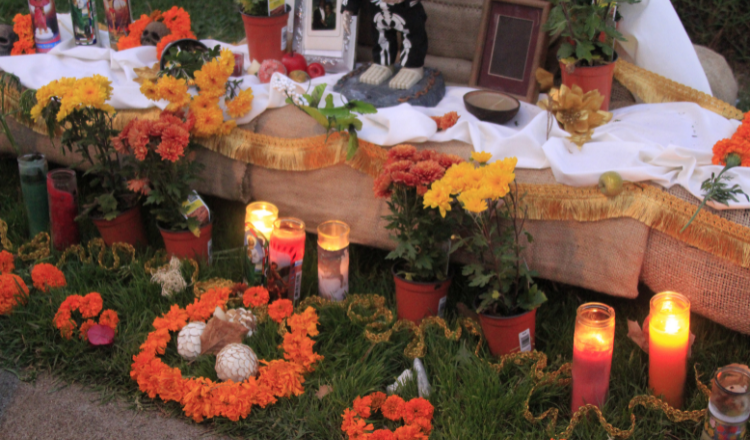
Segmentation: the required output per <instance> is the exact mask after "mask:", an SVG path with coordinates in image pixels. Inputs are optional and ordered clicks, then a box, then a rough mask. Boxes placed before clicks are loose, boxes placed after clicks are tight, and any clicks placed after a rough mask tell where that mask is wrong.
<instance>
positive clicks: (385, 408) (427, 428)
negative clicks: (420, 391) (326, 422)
mask: <svg viewBox="0 0 750 440" xmlns="http://www.w3.org/2000/svg"><path fill="white" fill-rule="evenodd" d="M377 411H380V412H381V413H382V414H383V417H384V418H386V419H388V420H391V421H394V422H398V421H400V420H403V421H404V426H401V427H399V428H396V430H395V431H391V430H390V429H387V428H383V429H375V427H374V426H373V424H372V423H367V422H368V421H369V420H368V419H369V418H370V417H371V416H372V415H374V413H375V412H377ZM434 412H435V408H434V407H433V406H432V404H431V403H430V402H429V401H428V400H426V399H423V398H421V397H416V398H414V399H411V400H409V401H408V402H406V401H404V399H402V398H401V397H399V396H397V395H395V394H394V395H392V396H388V397H386V395H385V393H382V392H380V391H377V392H374V393H372V394H370V395H368V396H365V397H357V398H356V399H354V404H353V409H349V408H347V409H345V410H344V414H342V415H341V417H343V418H344V422H343V423H342V424H341V430H342V431H344V432H345V433H346V434H347V436H348V437H349V439H350V440H355V439H368V440H427V439H428V438H429V436H430V432H431V431H432V416H433V413H434Z"/></svg>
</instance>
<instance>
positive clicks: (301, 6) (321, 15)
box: [292, 0, 357, 73]
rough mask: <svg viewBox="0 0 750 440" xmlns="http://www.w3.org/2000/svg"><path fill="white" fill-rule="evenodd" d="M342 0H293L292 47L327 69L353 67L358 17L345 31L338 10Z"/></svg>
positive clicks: (353, 18) (349, 68)
mask: <svg viewBox="0 0 750 440" xmlns="http://www.w3.org/2000/svg"><path fill="white" fill-rule="evenodd" d="M342 1H343V0H295V8H294V36H293V39H292V49H293V50H294V51H295V52H298V53H301V54H302V55H303V56H304V57H305V58H306V59H307V61H308V62H311V63H312V62H317V63H320V64H322V65H323V67H325V69H326V72H328V73H337V72H347V71H350V70H352V69H353V68H354V55H355V52H356V35H357V17H352V22H351V23H350V25H349V31H350V32H347V29H346V26H345V25H344V22H343V19H344V14H342V13H341V3H342Z"/></svg>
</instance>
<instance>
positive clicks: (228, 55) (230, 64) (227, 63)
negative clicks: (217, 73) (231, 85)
mask: <svg viewBox="0 0 750 440" xmlns="http://www.w3.org/2000/svg"><path fill="white" fill-rule="evenodd" d="M219 66H221V70H222V71H223V72H224V74H225V75H226V76H227V78H229V76H231V75H232V72H233V71H234V54H233V53H232V51H231V50H229V49H222V50H221V56H219Z"/></svg>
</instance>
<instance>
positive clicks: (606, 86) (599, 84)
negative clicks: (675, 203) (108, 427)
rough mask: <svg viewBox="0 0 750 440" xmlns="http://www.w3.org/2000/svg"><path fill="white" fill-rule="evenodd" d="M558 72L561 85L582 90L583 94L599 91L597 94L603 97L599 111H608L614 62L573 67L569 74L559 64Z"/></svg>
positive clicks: (562, 65)
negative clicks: (559, 72) (560, 77)
mask: <svg viewBox="0 0 750 440" xmlns="http://www.w3.org/2000/svg"><path fill="white" fill-rule="evenodd" d="M615 61H617V54H615ZM560 71H561V73H562V83H563V84H564V85H566V86H568V87H570V88H573V86H574V85H576V86H578V87H580V88H581V89H583V93H586V92H590V91H592V90H599V93H600V94H601V95H602V96H604V102H602V107H601V109H602V110H609V99H610V97H611V96H612V78H614V74H615V63H614V61H613V62H611V63H609V64H606V65H604V66H593V67H575V68H574V69H573V70H572V71H571V72H568V68H567V67H566V65H565V64H563V63H562V62H561V63H560Z"/></svg>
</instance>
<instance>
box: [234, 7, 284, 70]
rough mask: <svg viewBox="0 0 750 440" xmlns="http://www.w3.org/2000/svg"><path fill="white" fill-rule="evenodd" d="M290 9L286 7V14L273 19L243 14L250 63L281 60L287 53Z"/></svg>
mask: <svg viewBox="0 0 750 440" xmlns="http://www.w3.org/2000/svg"><path fill="white" fill-rule="evenodd" d="M290 9H291V8H290V7H289V6H288V5H287V6H286V12H285V13H284V14H282V15H275V16H273V17H259V16H254V15H247V14H245V13H244V12H242V11H240V14H242V22H243V23H244V25H245V35H246V36H247V49H248V50H249V51H250V61H251V62H252V60H257V61H258V62H259V63H262V62H263V61H265V60H270V59H273V60H279V61H281V57H282V56H283V55H284V52H285V51H286V41H287V23H288V21H289V11H290Z"/></svg>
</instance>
